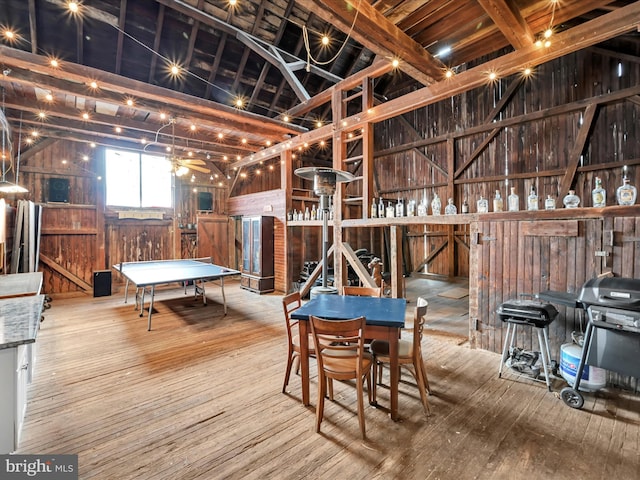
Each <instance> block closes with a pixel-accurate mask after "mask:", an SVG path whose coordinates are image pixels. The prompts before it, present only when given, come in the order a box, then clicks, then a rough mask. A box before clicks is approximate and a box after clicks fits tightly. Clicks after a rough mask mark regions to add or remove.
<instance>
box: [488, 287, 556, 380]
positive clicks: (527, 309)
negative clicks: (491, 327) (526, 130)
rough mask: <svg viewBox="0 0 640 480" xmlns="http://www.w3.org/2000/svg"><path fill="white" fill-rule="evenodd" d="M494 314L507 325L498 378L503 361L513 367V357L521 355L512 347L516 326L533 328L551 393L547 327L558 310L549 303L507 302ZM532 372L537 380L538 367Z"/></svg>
mask: <svg viewBox="0 0 640 480" xmlns="http://www.w3.org/2000/svg"><path fill="white" fill-rule="evenodd" d="M496 313H497V314H498V318H500V320H502V321H503V322H505V323H507V333H506V335H505V341H504V346H503V348H502V361H501V362H500V369H499V370H498V376H499V377H501V376H502V366H503V365H504V363H505V361H507V358H509V359H510V360H511V364H512V365H513V359H514V357H515V356H516V355H521V354H522V352H521V351H520V350H519V349H517V347H516V346H515V345H514V344H515V339H516V331H517V328H518V326H519V325H524V326H529V327H533V328H535V330H536V333H537V334H538V346H539V347H540V357H542V367H543V369H544V379H545V383H546V384H547V388H548V389H549V391H551V381H550V379H549V377H550V369H551V354H550V351H549V328H548V327H549V324H550V323H551V322H553V321H554V320H555V318H556V317H557V316H558V310H556V308H555V307H554V306H553V305H551V304H550V303H543V302H541V301H537V300H508V301H506V302H504V303H502V304H501V305H500V306H499V307H498V310H497V311H496ZM532 360H533V361H534V362H535V361H537V355H536V356H534V357H532ZM532 367H533V365H532ZM533 372H534V373H535V374H534V375H533V376H534V378H537V377H538V375H539V367H538V369H533Z"/></svg>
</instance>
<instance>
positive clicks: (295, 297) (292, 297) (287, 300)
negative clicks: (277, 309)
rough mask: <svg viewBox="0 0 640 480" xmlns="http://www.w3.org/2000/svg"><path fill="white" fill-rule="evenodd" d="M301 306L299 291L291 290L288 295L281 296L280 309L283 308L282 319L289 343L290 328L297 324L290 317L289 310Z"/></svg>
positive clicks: (291, 338)
mask: <svg viewBox="0 0 640 480" xmlns="http://www.w3.org/2000/svg"><path fill="white" fill-rule="evenodd" d="M301 306H302V301H301V298H300V292H293V293H290V294H289V295H285V296H284V297H282V309H283V310H284V321H285V324H286V325H287V336H288V337H289V343H292V342H293V333H292V332H291V329H292V328H293V327H295V326H296V325H297V324H298V321H297V320H292V319H291V312H293V311H294V310H297V309H299V308H300V307H301Z"/></svg>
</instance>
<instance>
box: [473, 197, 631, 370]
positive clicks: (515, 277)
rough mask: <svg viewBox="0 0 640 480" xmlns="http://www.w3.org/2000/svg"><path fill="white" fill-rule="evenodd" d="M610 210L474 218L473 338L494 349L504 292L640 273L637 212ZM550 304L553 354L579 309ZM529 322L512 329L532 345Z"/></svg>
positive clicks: (570, 286) (576, 322)
mask: <svg viewBox="0 0 640 480" xmlns="http://www.w3.org/2000/svg"><path fill="white" fill-rule="evenodd" d="M585 210H586V209H585ZM637 210H638V209H637V208H635V207H634V211H637ZM615 213H617V212H615ZM615 213H613V212H607V211H604V212H603V213H602V217H596V218H581V219H577V218H576V219H564V220H536V221H529V220H513V221H509V220H495V221H492V220H489V219H488V220H486V221H481V222H478V223H477V224H476V225H475V228H477V232H478V233H477V236H476V235H474V239H473V241H472V254H471V258H472V259H473V260H474V261H476V262H477V271H476V273H475V275H472V276H471V278H470V318H471V325H470V328H471V339H472V344H473V346H474V347H478V348H482V349H486V350H491V351H494V352H500V351H501V350H502V347H503V342H504V335H505V331H506V328H505V326H504V324H503V323H502V322H501V321H500V320H499V318H498V315H497V314H496V310H497V308H498V306H499V305H500V304H501V303H502V302H505V301H507V300H509V299H515V298H522V296H523V295H524V296H525V298H526V296H527V295H532V294H536V293H539V292H541V291H545V290H552V291H559V292H571V293H578V292H579V291H580V289H581V288H582V286H583V284H584V283H585V282H586V281H587V280H589V279H591V278H593V277H595V276H598V275H600V274H603V273H611V274H613V275H615V276H622V277H630V278H640V260H639V259H638V255H637V248H638V244H639V242H640V220H639V219H638V217H637V216H628V217H624V216H618V215H616V214H615ZM610 239H611V240H612V242H611V240H610ZM596 252H598V255H596ZM599 252H606V253H607V254H608V256H604V257H603V256H600V253H599ZM555 306H556V308H557V309H558V311H559V316H558V318H557V319H556V321H555V322H553V323H552V324H551V325H550V341H551V349H552V357H553V358H556V357H557V353H558V352H559V348H560V345H562V344H563V343H565V342H568V341H571V332H573V331H578V332H579V331H583V329H584V327H585V326H586V323H585V321H586V319H585V318H584V316H585V315H584V312H583V311H582V310H581V309H575V308H569V307H564V306H561V305H555ZM475 319H477V325H476V320H475ZM530 330H531V329H527V328H520V329H519V332H520V333H519V336H518V344H519V346H522V347H525V348H528V349H534V350H538V348H537V338H536V337H533V336H532V332H531V331H530Z"/></svg>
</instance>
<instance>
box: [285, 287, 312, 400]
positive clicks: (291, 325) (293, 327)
mask: <svg viewBox="0 0 640 480" xmlns="http://www.w3.org/2000/svg"><path fill="white" fill-rule="evenodd" d="M301 305H302V301H301V298H300V292H293V293H290V294H289V295H285V296H284V297H283V298H282V308H283V310H284V320H285V325H286V327H287V340H288V350H289V352H288V354H287V369H286V371H285V374H284V383H283V385H282V393H285V391H286V388H287V385H289V377H290V376H291V369H292V367H293V364H294V363H296V372H297V371H298V369H299V368H300V336H299V335H298V333H297V330H298V323H299V321H298V320H293V319H292V318H291V312H293V311H295V310H297V309H298V308H300V307H301ZM315 353H316V352H315V349H314V347H313V339H312V338H311V335H309V355H310V356H311V355H315Z"/></svg>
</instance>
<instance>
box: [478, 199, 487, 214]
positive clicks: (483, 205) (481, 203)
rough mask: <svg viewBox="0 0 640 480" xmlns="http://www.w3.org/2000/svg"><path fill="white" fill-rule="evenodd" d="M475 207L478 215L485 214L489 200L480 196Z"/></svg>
mask: <svg viewBox="0 0 640 480" xmlns="http://www.w3.org/2000/svg"><path fill="white" fill-rule="evenodd" d="M477 206H478V213H487V212H488V211H489V200H487V199H486V198H484V197H483V196H482V195H480V199H479V200H478V204H477Z"/></svg>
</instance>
